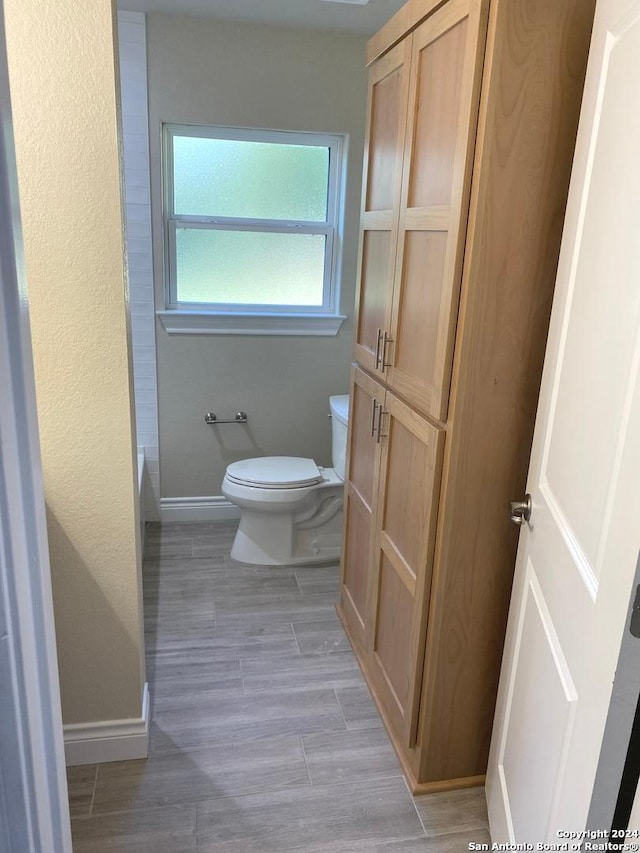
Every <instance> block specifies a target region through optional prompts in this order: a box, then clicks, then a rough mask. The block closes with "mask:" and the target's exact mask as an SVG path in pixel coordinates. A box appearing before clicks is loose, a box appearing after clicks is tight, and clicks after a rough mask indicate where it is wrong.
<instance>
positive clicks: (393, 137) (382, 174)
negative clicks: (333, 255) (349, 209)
mask: <svg viewBox="0 0 640 853" xmlns="http://www.w3.org/2000/svg"><path fill="white" fill-rule="evenodd" d="M410 62H411V36H409V37H407V38H406V39H405V40H404V41H403V42H401V43H400V44H399V45H397V46H396V47H395V48H394V49H393V50H391V51H389V53H387V54H386V55H385V56H383V57H382V58H381V59H379V60H378V62H376V63H375V65H373V67H372V68H371V71H370V72H369V102H368V117H367V138H366V143H365V154H364V173H363V177H362V211H361V217H360V256H359V269H358V281H359V292H358V299H357V303H356V304H357V306H358V308H357V311H356V324H355V325H356V333H355V349H354V356H355V359H356V360H357V361H359V362H360V364H362V365H364V366H365V367H366V368H367V369H368V370H370V371H372V372H375V371H381V369H382V361H381V349H382V337H383V333H384V331H385V330H388V329H389V328H390V322H391V300H392V290H393V273H394V266H395V257H396V245H397V237H398V216H399V210H400V195H401V189H402V160H403V155H404V141H405V140H404V135H405V128H406V119H407V103H408V98H409V70H410V69H409V66H410Z"/></svg>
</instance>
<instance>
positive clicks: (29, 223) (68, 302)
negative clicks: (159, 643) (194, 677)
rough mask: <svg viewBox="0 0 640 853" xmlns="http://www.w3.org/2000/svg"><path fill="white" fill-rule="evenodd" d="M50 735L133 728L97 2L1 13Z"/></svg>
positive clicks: (131, 503)
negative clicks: (49, 638)
mask: <svg viewBox="0 0 640 853" xmlns="http://www.w3.org/2000/svg"><path fill="white" fill-rule="evenodd" d="M4 5H5V14H6V28H7V46H8V55H9V71H10V80H11V90H12V100H13V115H14V122H15V138H16V150H17V160H18V177H19V187H20V201H21V210H22V221H23V230H24V243H25V255H26V271H27V281H28V288H29V296H30V304H31V328H32V335H33V349H34V360H35V374H36V394H37V403H38V418H39V422H40V436H41V446H42V460H43V469H44V484H45V497H46V502H47V512H48V526H49V543H50V550H51V567H52V579H53V592H54V608H55V619H56V634H57V645H58V660H59V664H60V678H61V688H62V705H63V717H64V721H65V723H83V722H88V721H93V720H110V719H121V718H127V717H138V716H140V708H141V697H142V683H143V677H144V669H143V662H142V661H143V656H142V651H143V645H142V634H141V608H140V574H139V564H140V555H139V543H138V541H137V536H138V534H137V530H138V524H137V501H136V483H135V461H134V452H135V440H134V431H133V427H132V413H131V409H132V402H131V401H132V392H131V383H130V363H129V346H128V335H129V333H128V328H127V326H128V321H127V316H128V307H127V297H126V288H125V279H124V270H123V224H122V210H121V197H120V166H119V156H118V136H119V134H118V115H117V105H116V88H115V87H116V68H115V62H114V55H115V54H114V33H113V16H114V10H113V8H112V4H111V2H110V0H83V2H82V3H77V2H76V0H55V3H54V2H47V3H43V2H42V0H5V4H4Z"/></svg>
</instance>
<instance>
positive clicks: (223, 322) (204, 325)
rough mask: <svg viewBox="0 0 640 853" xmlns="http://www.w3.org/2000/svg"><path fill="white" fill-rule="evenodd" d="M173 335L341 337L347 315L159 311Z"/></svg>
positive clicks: (164, 325) (162, 320) (162, 321)
mask: <svg viewBox="0 0 640 853" xmlns="http://www.w3.org/2000/svg"><path fill="white" fill-rule="evenodd" d="M156 314H157V316H158V317H159V318H160V322H161V323H162V327H163V329H164V330H165V332H168V333H169V334H170V335H314V336H323V337H331V336H335V335H337V334H338V331H339V329H340V326H341V325H342V324H343V323H344V321H345V320H346V319H347V318H346V316H345V315H344V314H251V313H246V314H244V313H243V314H239V313H232V312H229V313H227V314H224V313H220V312H213V311H182V310H175V311H157V312H156Z"/></svg>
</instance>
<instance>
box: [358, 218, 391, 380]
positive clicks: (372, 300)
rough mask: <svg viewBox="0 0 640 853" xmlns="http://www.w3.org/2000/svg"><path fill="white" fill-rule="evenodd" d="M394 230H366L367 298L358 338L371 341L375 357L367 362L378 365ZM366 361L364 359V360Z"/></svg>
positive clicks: (363, 282) (363, 284) (363, 283)
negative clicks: (379, 342) (379, 338)
mask: <svg viewBox="0 0 640 853" xmlns="http://www.w3.org/2000/svg"><path fill="white" fill-rule="evenodd" d="M391 237H392V235H391V232H390V231H372V230H368V231H363V234H362V258H361V262H360V263H361V269H362V273H361V276H360V298H361V300H362V302H363V306H362V309H361V310H360V312H359V316H358V326H357V330H358V340H361V341H367V342H368V344H370V345H371V346H370V347H369V346H364V345H363V344H361V345H360V347H359V348H360V349H361V350H362V349H367V351H368V352H369V356H370V358H371V359H372V361H371V364H367V365H366V366H367V367H369V369H371V370H373V369H374V367H375V361H374V360H375V349H376V348H378V337H377V336H378V330H379V329H384V328H385V324H386V322H387V317H388V311H389V289H390V286H391V279H390V274H391V273H390V269H389V261H390V258H391V257H392V255H393V254H395V246H394V248H393V250H392V248H391ZM363 363H364V362H363Z"/></svg>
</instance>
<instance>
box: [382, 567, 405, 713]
mask: <svg viewBox="0 0 640 853" xmlns="http://www.w3.org/2000/svg"><path fill="white" fill-rule="evenodd" d="M412 616H413V596H412V594H411V592H410V591H409V590H408V589H407V587H406V586H405V585H404V583H403V582H402V580H401V578H400V575H399V574H398V573H397V572H396V571H394V568H393V566H392V565H391V563H390V562H389V560H388V559H387V558H386V557H385V556H384V554H383V555H382V556H381V559H380V577H379V592H378V614H377V619H376V636H375V659H376V660H375V665H376V668H377V669H378V671H379V672H380V673H381V674H382V675H383V677H384V678H385V680H386V682H387V687H388V692H389V694H390V696H391V698H392V699H393V701H394V702H395V704H396V707H397V713H398V714H400V715H402V714H403V713H404V708H405V707H406V705H407V701H408V699H409V691H410V682H411V673H410V670H409V666H410V656H409V655H408V654H407V649H408V648H409V647H410V644H411V622H412Z"/></svg>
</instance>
